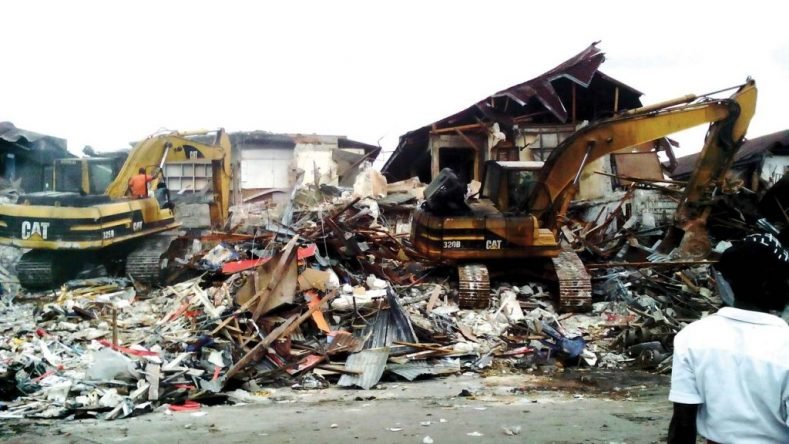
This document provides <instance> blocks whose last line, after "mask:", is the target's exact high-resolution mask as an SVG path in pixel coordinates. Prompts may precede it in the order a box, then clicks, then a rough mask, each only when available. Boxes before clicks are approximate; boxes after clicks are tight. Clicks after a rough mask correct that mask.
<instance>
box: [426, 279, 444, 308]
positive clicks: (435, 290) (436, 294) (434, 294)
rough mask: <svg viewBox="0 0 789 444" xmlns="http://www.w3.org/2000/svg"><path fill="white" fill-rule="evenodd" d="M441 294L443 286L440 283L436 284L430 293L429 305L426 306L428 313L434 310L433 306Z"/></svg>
mask: <svg viewBox="0 0 789 444" xmlns="http://www.w3.org/2000/svg"><path fill="white" fill-rule="evenodd" d="M440 295H441V286H440V285H436V286H434V287H433V292H432V293H430V299H429V300H428V301H427V307H426V308H425V311H426V312H427V314H430V312H431V311H433V307H434V306H435V305H436V302H438V297H439V296H440Z"/></svg>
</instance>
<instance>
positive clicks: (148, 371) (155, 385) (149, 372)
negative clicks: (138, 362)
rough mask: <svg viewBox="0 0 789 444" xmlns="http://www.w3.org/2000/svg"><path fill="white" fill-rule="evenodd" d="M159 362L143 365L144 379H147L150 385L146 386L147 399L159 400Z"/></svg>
mask: <svg viewBox="0 0 789 444" xmlns="http://www.w3.org/2000/svg"><path fill="white" fill-rule="evenodd" d="M159 370H160V367H159V364H148V365H146V366H145V380H146V381H148V384H150V387H149V388H148V401H158V400H159V377H160V375H161V372H160V371H159Z"/></svg>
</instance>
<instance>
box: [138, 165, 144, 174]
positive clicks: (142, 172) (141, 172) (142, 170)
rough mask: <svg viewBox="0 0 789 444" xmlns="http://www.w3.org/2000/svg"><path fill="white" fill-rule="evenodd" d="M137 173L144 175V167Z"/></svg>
mask: <svg viewBox="0 0 789 444" xmlns="http://www.w3.org/2000/svg"><path fill="white" fill-rule="evenodd" d="M137 172H138V173H140V174H145V167H140V169H139V170H137Z"/></svg>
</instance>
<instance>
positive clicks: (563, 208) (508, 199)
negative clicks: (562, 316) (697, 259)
mask: <svg viewBox="0 0 789 444" xmlns="http://www.w3.org/2000/svg"><path fill="white" fill-rule="evenodd" d="M732 89H733V88H732ZM723 91H726V90H723ZM720 92H722V91H717V92H716V93H710V94H706V95H702V96H696V95H692V94H690V95H686V96H683V97H680V98H677V99H674V100H669V101H666V102H661V103H657V104H654V105H650V106H645V107H641V108H638V109H633V110H628V111H625V112H622V113H620V114H617V115H615V116H613V117H611V118H608V119H604V120H600V121H597V122H595V123H592V124H590V125H588V126H586V127H584V128H581V129H580V130H578V131H576V132H575V133H574V134H573V135H571V136H570V137H568V138H567V139H566V140H565V141H564V142H562V143H561V144H560V145H559V146H558V147H556V148H555V149H554V150H553V152H552V153H551V154H550V155H549V157H548V159H547V160H546V161H545V162H544V164H542V163H540V162H511V161H510V162H504V161H488V162H487V163H486V164H485V171H484V175H483V178H482V186H481V189H480V194H479V197H478V198H477V199H465V192H466V186H465V184H464V183H461V182H460V181H459V180H458V178H457V177H456V176H455V174H454V173H453V172H452V171H451V170H449V169H444V170H442V171H441V173H440V174H439V175H438V176H437V177H436V179H435V180H433V181H432V182H431V183H430V185H428V187H427V188H426V190H425V201H424V202H423V203H422V205H421V207H420V208H418V209H417V210H416V212H415V213H414V217H413V222H412V229H411V236H410V240H411V243H412V244H413V246H414V247H415V249H416V250H417V251H418V252H420V253H421V254H423V255H424V256H426V257H427V258H429V259H431V260H434V261H443V262H449V263H454V264H456V265H457V266H458V277H459V298H460V305H461V306H463V307H466V308H481V307H487V305H488V304H489V299H490V282H489V270H488V268H489V267H501V268H508V269H510V270H512V269H513V268H514V269H516V271H517V270H518V269H520V270H523V268H524V267H527V266H535V265H536V266H537V267H539V266H540V265H537V262H540V263H542V264H544V263H545V261H529V260H530V259H532V260H533V259H550V262H551V263H552V266H553V272H554V273H555V275H556V277H557V278H558V283H559V291H558V295H559V301H558V302H559V308H560V310H562V311H585V310H588V309H590V308H591V281H590V277H589V275H588V273H587V272H586V270H585V268H584V266H583V263H582V262H581V260H580V259H579V258H578V256H577V255H576V254H575V252H574V251H572V250H570V249H567V248H563V247H562V245H561V242H560V238H559V236H560V232H561V231H560V229H561V227H562V224H563V222H564V220H565V214H566V212H567V209H568V207H569V204H570V201H571V200H572V198H573V196H574V194H575V192H576V191H577V188H578V183H579V178H580V177H581V172H582V170H583V168H584V167H585V166H586V165H587V164H589V163H590V162H592V161H594V160H595V159H598V158H600V157H602V156H604V155H607V154H610V153H613V152H616V151H620V150H622V149H625V148H628V147H634V146H636V145H640V144H643V143H647V142H650V141H654V140H657V139H660V138H662V137H665V136H668V135H670V134H672V133H676V132H678V131H682V130H685V129H688V128H692V127H695V126H697V125H701V124H704V123H709V124H710V126H709V130H708V132H707V135H706V138H705V143H704V147H703V149H702V152H701V155H700V156H699V160H698V163H697V165H696V169H695V171H694V172H693V174H692V175H691V177H690V179H689V181H688V184H687V186H686V188H685V191H684V195H683V198H682V199H681V201H680V203H679V206H678V208H677V211H676V213H675V224H674V227H673V229H672V230H670V233H669V235H668V236H667V237H666V239H664V241H663V245H662V246H663V248H667V247H668V246H670V245H671V244H674V245H677V246H679V248H680V249H682V248H686V249H690V247H688V245H691V244H693V245H696V244H698V242H699V239H700V238H706V237H707V236H706V231H705V230H704V226H705V221H706V217H707V216H708V215H709V210H710V206H709V202H710V200H711V199H710V198H711V196H712V194H713V193H714V192H715V190H716V189H720V185H721V182H722V181H723V179H724V176H725V174H726V171H727V170H728V169H729V167H730V166H731V164H732V162H733V161H734V154H735V153H736V152H737V150H738V149H739V147H740V145H741V144H742V142H743V139H744V136H745V132H746V130H747V128H748V125H749V123H750V121H751V118H752V117H753V115H754V113H755V110H756V96H757V90H756V84H755V82H754V81H753V80H751V79H748V80H747V82H746V83H744V84H743V85H740V86H738V87H736V91H735V92H734V93H733V94H732V95H731V97H729V98H723V99H715V98H712V97H710V96H711V95H712V94H717V93H720ZM677 233H679V235H677ZM543 268H544V267H543Z"/></svg>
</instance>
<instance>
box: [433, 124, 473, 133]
mask: <svg viewBox="0 0 789 444" xmlns="http://www.w3.org/2000/svg"><path fill="white" fill-rule="evenodd" d="M485 127H486V125H485V124H482V123H469V124H466V125H458V126H450V127H447V128H437V127H436V126H435V125H433V128H432V129H431V131H430V132H431V133H432V134H444V133H454V132H455V131H457V130H461V131H463V130H470V129H479V128H485Z"/></svg>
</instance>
